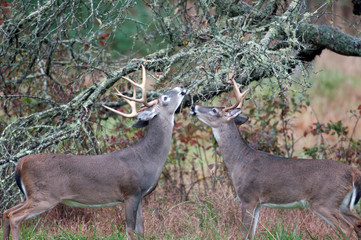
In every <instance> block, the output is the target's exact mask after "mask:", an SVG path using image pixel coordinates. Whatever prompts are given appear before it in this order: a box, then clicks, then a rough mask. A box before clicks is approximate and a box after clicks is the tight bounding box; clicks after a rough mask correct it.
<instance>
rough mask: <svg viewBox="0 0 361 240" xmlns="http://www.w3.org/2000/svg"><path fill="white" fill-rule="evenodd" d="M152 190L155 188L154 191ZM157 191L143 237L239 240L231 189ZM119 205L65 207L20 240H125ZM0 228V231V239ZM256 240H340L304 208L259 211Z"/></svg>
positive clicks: (27, 226) (146, 204)
mask: <svg viewBox="0 0 361 240" xmlns="http://www.w3.org/2000/svg"><path fill="white" fill-rule="evenodd" d="M156 191H157V190H156ZM163 194H164V192H160V191H157V192H156V193H154V195H155V196H154V195H153V196H152V195H151V196H149V197H147V198H146V199H145V200H144V201H143V219H144V223H145V231H146V236H145V239H190V240H198V239H199V240H201V239H215V240H218V239H219V240H227V239H242V238H241V237H240V229H241V226H242V225H241V224H242V223H241V210H240V206H239V203H238V202H236V201H235V200H234V196H233V194H232V190H231V189H230V188H227V187H223V188H220V187H219V188H217V189H216V191H214V192H211V193H209V194H207V196H196V195H193V196H192V199H191V200H190V201H188V202H174V201H172V200H171V199H169V198H160V199H161V200H158V199H157V195H163ZM123 208H124V206H123V205H118V206H116V207H111V208H102V209H95V210H94V209H77V208H68V207H64V206H60V207H56V208H55V209H53V210H51V211H49V212H47V213H44V214H42V215H40V216H39V217H36V218H34V219H29V220H27V221H25V222H24V223H23V225H22V227H21V236H22V239H34V240H38V239H39V240H40V239H54V240H55V239H56V240H57V239H59V240H60V239H69V240H70V239H80V240H82V239H90V240H92V239H94V240H95V239H104V240H106V239H119V240H120V239H127V238H126V234H125V222H124V211H123ZM1 238H2V230H0V239H1ZM256 239H259V240H261V239H269V240H287V239H290V240H291V239H292V240H298V239H342V238H341V237H340V236H338V235H337V234H336V233H335V232H334V231H333V230H332V229H331V228H330V227H329V226H328V225H327V224H326V223H325V222H324V221H323V220H321V219H320V218H319V217H318V216H316V215H315V214H313V213H312V212H311V211H307V210H302V211H301V210H274V209H268V208H261V214H260V220H259V224H258V228H257V233H256Z"/></svg>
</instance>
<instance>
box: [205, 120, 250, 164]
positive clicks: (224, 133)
mask: <svg viewBox="0 0 361 240" xmlns="http://www.w3.org/2000/svg"><path fill="white" fill-rule="evenodd" d="M212 130H213V135H214V137H215V138H216V140H217V142H218V146H219V148H220V150H221V154H222V157H223V160H224V162H225V164H226V166H227V168H228V170H229V171H231V170H232V169H234V168H235V166H236V165H237V164H240V163H245V162H247V157H246V155H248V153H249V152H251V151H254V150H253V149H252V148H251V147H250V146H249V145H248V144H247V142H246V140H244V138H243V137H242V136H241V134H240V132H239V130H238V127H237V126H236V124H234V123H233V122H230V123H227V124H223V125H222V126H220V127H218V128H212Z"/></svg>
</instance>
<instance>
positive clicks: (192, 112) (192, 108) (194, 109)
mask: <svg viewBox="0 0 361 240" xmlns="http://www.w3.org/2000/svg"><path fill="white" fill-rule="evenodd" d="M190 114H192V115H196V114H197V113H196V107H195V106H194V105H192V106H191V112H190Z"/></svg>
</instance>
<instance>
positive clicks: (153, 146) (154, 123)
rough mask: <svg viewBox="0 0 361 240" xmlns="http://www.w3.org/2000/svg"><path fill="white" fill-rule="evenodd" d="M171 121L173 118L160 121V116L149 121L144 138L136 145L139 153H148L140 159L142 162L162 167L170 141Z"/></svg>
mask: <svg viewBox="0 0 361 240" xmlns="http://www.w3.org/2000/svg"><path fill="white" fill-rule="evenodd" d="M173 121H174V119H173V118H171V119H165V118H163V119H162V116H156V117H154V118H153V119H152V120H150V121H149V125H148V130H147V133H146V135H145V137H144V138H143V139H142V141H140V142H139V144H137V145H138V146H137V147H139V148H140V149H141V150H142V151H141V152H147V153H148V154H147V156H146V157H144V158H142V159H143V161H145V162H149V163H151V164H152V165H159V164H160V165H162V167H163V165H164V163H165V161H166V160H167V156H168V154H169V149H170V145H171V141H172V131H173V124H174V123H173Z"/></svg>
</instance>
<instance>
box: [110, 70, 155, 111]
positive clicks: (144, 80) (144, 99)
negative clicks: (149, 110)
mask: <svg viewBox="0 0 361 240" xmlns="http://www.w3.org/2000/svg"><path fill="white" fill-rule="evenodd" d="M123 78H124V79H125V80H127V81H128V82H130V83H131V84H132V85H133V86H135V87H134V89H136V87H139V88H140V89H141V90H142V97H141V98H139V99H138V98H136V95H135V94H134V95H133V97H128V96H125V95H123V94H122V93H120V92H119V91H118V90H116V91H117V95H118V96H120V97H122V98H124V99H128V100H130V101H134V102H139V103H143V104H144V105H145V106H146V107H151V106H153V105H154V104H155V103H157V101H156V100H154V101H151V102H147V91H146V89H145V86H146V83H147V74H146V72H145V67H144V66H143V65H142V83H141V84H138V83H136V82H134V81H133V80H131V79H129V78H127V77H123Z"/></svg>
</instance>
